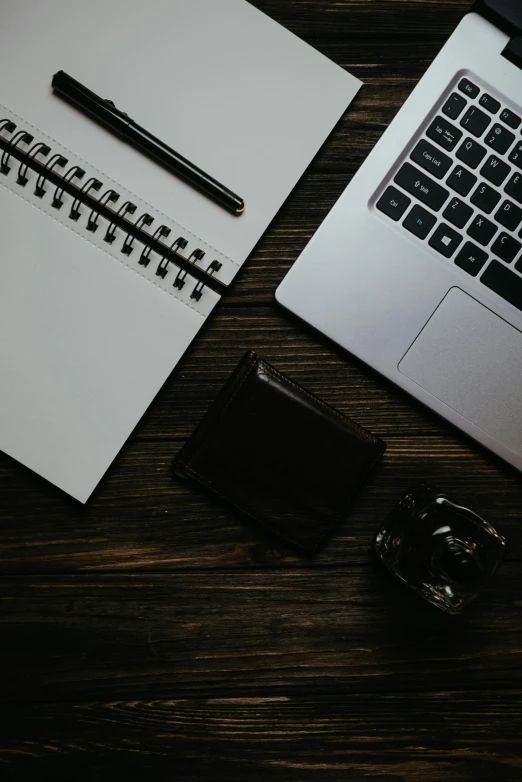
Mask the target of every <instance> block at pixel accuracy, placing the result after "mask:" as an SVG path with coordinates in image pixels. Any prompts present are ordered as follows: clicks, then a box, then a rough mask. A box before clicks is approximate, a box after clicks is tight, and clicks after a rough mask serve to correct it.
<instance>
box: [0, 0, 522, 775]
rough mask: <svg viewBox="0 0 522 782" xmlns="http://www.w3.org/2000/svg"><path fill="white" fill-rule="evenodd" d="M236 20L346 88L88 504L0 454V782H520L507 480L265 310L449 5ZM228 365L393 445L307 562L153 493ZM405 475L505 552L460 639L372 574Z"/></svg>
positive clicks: (185, 496) (356, 3)
mask: <svg viewBox="0 0 522 782" xmlns="http://www.w3.org/2000/svg"><path fill="white" fill-rule="evenodd" d="M255 5H257V6H258V7H259V8H261V9H262V10H263V11H266V12H267V13H269V14H270V15H271V16H273V17H274V18H275V19H277V20H278V21H279V22H281V23H282V24H284V25H286V26H287V27H288V28H289V29H290V30H292V31H293V32H295V33H297V35H299V36H301V37H302V38H304V40H306V41H308V42H309V43H311V44H312V45H314V46H315V47H317V48H318V49H319V50H320V51H322V52H323V53H324V54H326V55H327V56H328V57H330V58H332V59H333V60H335V61H336V62H337V63H339V64H340V65H342V66H343V67H345V68H347V69H348V70H350V71H351V72H352V73H354V74H355V75H356V76H359V77H360V78H361V79H363V80H364V82H365V87H364V88H363V90H362V91H361V93H360V95H359V97H358V98H357V100H356V102H355V104H354V105H353V107H352V108H351V109H350V110H349V112H348V113H347V115H346V117H345V118H344V119H343V121H342V122H341V123H340V125H339V126H338V127H337V128H336V130H335V132H334V133H333V135H332V137H331V138H330V140H329V141H328V143H327V144H326V145H325V147H324V148H323V150H322V151H321V153H320V154H319V156H318V157H317V159H316V160H315V161H314V163H313V164H312V166H311V168H310V169H309V170H308V171H307V173H306V175H305V176H304V177H303V179H302V181H301V182H300V184H299V185H298V187H297V188H296V190H295V192H294V193H293V195H292V196H291V198H290V199H289V200H288V203H287V204H286V205H285V207H284V208H283V209H282V210H281V212H280V214H279V215H278V217H277V218H276V220H275V221H274V223H273V224H272V226H271V228H270V230H269V231H268V232H267V234H266V236H265V237H264V239H263V240H262V241H261V242H260V244H259V246H258V247H257V249H256V250H255V252H254V254H253V256H252V257H251V259H250V261H249V262H248V264H247V265H246V268H245V269H244V270H243V272H242V273H241V274H240V276H239V279H238V280H237V282H236V283H235V285H234V288H233V291H232V293H231V294H230V295H229V296H228V298H227V300H226V301H225V302H224V303H223V305H222V306H221V307H220V309H219V311H218V312H217V313H216V315H215V317H213V318H212V320H211V322H210V324H209V325H208V326H207V327H206V328H205V329H204V331H203V333H202V334H201V337H200V338H199V339H198V340H197V342H196V343H195V345H194V346H193V347H192V349H191V350H189V352H188V353H187V355H186V356H185V358H184V359H183V361H182V362H181V364H180V365H179V367H178V369H177V370H176V371H175V372H174V374H173V375H172V377H171V378H170V379H169V381H168V382H167V383H166V385H165V387H164V388H163V390H162V391H161V393H160V394H159V396H158V398H157V399H156V401H155V403H154V404H153V406H152V407H151V409H150V410H149V412H148V413H147V414H146V416H145V418H144V420H143V421H142V422H141V423H140V425H139V426H138V428H137V430H136V431H135V433H134V435H133V436H132V437H131V439H130V441H129V442H128V444H127V445H126V447H125V448H124V450H123V452H122V454H121V456H120V457H119V458H118V460H117V462H116V464H115V465H114V466H113V468H112V469H111V470H110V471H109V473H108V475H107V476H106V478H105V479H104V480H103V482H102V484H101V485H100V487H99V489H98V490H97V491H96V493H95V495H94V497H93V499H92V501H91V502H89V504H88V505H87V506H86V507H83V506H80V505H79V504H77V503H76V502H74V501H73V500H70V499H68V498H67V497H66V496H65V495H64V494H62V493H61V492H60V491H58V490H56V489H54V488H53V487H52V486H50V485H49V484H47V483H46V482H45V481H43V480H41V479H39V478H37V477H35V476H34V475H33V474H32V473H30V472H29V471H28V470H26V469H24V468H22V467H20V466H19V465H18V464H16V463H15V462H13V461H12V460H11V459H9V458H7V457H5V456H3V455H2V456H0V519H1V523H0V567H1V582H0V585H1V586H0V588H1V594H0V597H1V614H0V621H1V629H2V634H1V655H2V666H1V671H0V686H1V689H0V693H1V701H2V705H1V706H0V708H1V711H2V720H1V731H0V778H1V779H3V780H4V779H7V780H11V779H13V780H17V781H18V780H25V779H31V780H36V781H37V782H40V780H43V779H45V780H47V779H49V780H56V779H67V780H83V779H85V780H98V779H105V778H111V779H112V778H114V779H125V776H124V775H126V776H127V777H130V778H131V779H134V778H138V777H139V778H140V779H141V778H144V779H148V780H176V782H178V781H179V782H189V781H190V782H194V781H195V780H198V782H199V780H212V779H219V780H228V781H229V782H245V781H246V780H252V782H264V781H265V780H267V781H268V780H270V782H277V781H279V780H284V781H285V782H291V781H292V782H293V781H294V780H295V781H296V782H309V781H311V780H328V782H341V781H342V782H345V781H346V782H356V780H366V779H375V780H379V782H392V780H393V782H397V781H398V780H407V781H408V782H438V781H439V780H447V781H448V782H458V781H460V780H470V782H471V780H472V781H473V782H477V780H487V782H507V780H510V781H511V780H513V781H514V780H522V758H521V752H520V750H521V743H520V731H521V716H520V707H521V704H522V630H521V618H520V616H521V615H520V609H521V606H522V583H521V578H520V576H521V570H522V566H521V543H522V535H521V531H520V530H521V527H522V524H521V520H520V508H521V499H522V491H521V487H522V484H521V480H520V476H519V475H518V474H516V473H515V472H514V471H512V470H511V469H509V468H508V467H506V466H505V465H504V464H502V463H501V462H500V461H498V460H496V459H495V458H493V457H492V456H490V455H489V454H488V453H487V452H486V451H484V450H483V449H481V448H480V447H478V446H477V445H475V444H474V443H472V442H471V441H470V440H468V439H467V438H466V437H464V436H463V435H461V434H459V433H458V432H457V431H455V430H454V429H453V428H451V427H450V426H449V425H447V424H446V423H444V422H443V421H441V420H439V418H437V417H436V416H435V415H433V414H432V413H430V412H429V411H427V410H425V409H423V408H422V407H421V406H420V405H419V404H417V403H415V402H413V401H412V400H410V399H408V398H407V397H406V396H405V395H404V394H403V393H401V392H399V391H398V390H396V389H395V388H393V387H392V386H391V385H390V384H389V383H388V382H386V381H385V380H383V379H382V378H380V377H378V376H377V375H375V374H373V373H372V372H371V371H369V370H368V369H367V368H365V367H364V366H363V365H362V364H360V363H359V362H358V361H357V360H355V359H354V358H352V357H350V356H348V355H345V354H344V353H343V352H342V351H341V350H340V349H338V348H337V347H335V346H334V345H332V344H330V343H329V342H328V341H327V340H326V339H324V338H322V337H321V336H318V335H317V334H315V333H314V332H313V331H312V330H311V329H309V328H306V327H304V326H303V325H301V324H299V323H298V322H297V321H296V320H295V319H294V318H293V317H291V316H290V315H287V314H285V313H284V312H282V311H281V310H280V309H279V308H278V307H277V306H275V304H274V301H273V294H274V290H275V288H276V286H277V284H278V283H279V281H280V280H281V279H282V277H283V276H284V274H285V273H286V271H287V270H288V268H289V267H290V265H291V264H292V262H293V261H294V260H295V259H296V257H297V256H298V254H299V252H300V251H301V250H302V249H303V247H304V246H305V244H306V242H307V241H308V240H309V239H310V237H311V236H312V234H313V233H314V231H315V230H316V228H317V227H318V225H319V224H320V222H321V221H322V220H323V218H324V217H325V216H326V214H327V213H328V210H329V209H330V208H331V207H332V206H333V204H334V203H335V201H336V199H337V198H338V196H339V195H340V194H341V192H342V190H343V188H344V187H345V186H346V185H347V183H348V182H349V180H350V178H351V176H352V174H353V173H354V172H355V171H356V169H357V168H358V167H359V166H360V164H361V163H362V162H363V160H364V158H365V157H366V155H367V154H368V152H369V151H370V149H371V148H372V147H373V145H374V144H375V142H376V141H377V139H378V138H379V136H380V135H381V133H382V132H383V130H384V129H385V128H386V126H387V125H388V123H389V122H390V120H391V119H392V117H393V116H394V114H395V112H396V111H397V109H398V108H399V106H400V105H401V104H402V103H403V101H404V100H405V99H406V97H407V96H408V94H409V93H410V92H411V90H412V89H413V87H414V86H415V84H416V82H417V80H418V79H419V77H420V76H421V75H422V73H423V72H424V70H425V69H426V68H427V66H428V64H429V63H430V61H431V60H432V59H433V57H434V56H435V55H436V54H437V52H438V50H439V49H440V48H441V46H442V45H443V43H444V42H445V40H446V39H447V37H448V36H449V34H450V33H451V32H452V30H453V29H454V28H455V26H456V25H457V23H458V22H459V20H460V18H461V17H462V15H463V14H464V13H465V11H466V10H467V8H468V3H467V2H466V1H465V0H392V1H391V2H390V0H335V1H334V0H255ZM347 249H349V248H347ZM247 348H253V349H255V350H257V351H258V352H259V353H261V354H262V355H263V356H265V357H266V358H267V359H268V360H269V361H271V362H272V363H273V364H274V365H275V366H276V367H278V368H279V369H280V370H282V371H283V372H285V373H287V374H288V375H289V376H290V377H291V378H293V379H294V380H296V381H298V382H300V383H302V384H303V385H305V386H306V387H307V388H309V389H310V390H311V391H313V392H315V393H317V394H318V395H319V396H321V397H322V398H323V399H325V400H326V401H327V402H329V403H331V404H332V405H334V406H335V407H337V408H338V409H339V410H341V411H342V412H343V413H346V414H347V415H349V416H352V417H353V418H354V419H355V420H356V421H359V422H360V423H361V424H363V425H364V426H367V427H368V428H370V429H371V430H373V431H375V432H376V433H378V434H379V435H381V436H382V437H383V438H384V439H385V440H386V441H387V443H388V453H387V456H386V458H385V462H384V464H383V466H382V468H380V469H379V470H378V471H377V472H376V473H375V474H374V475H373V477H372V478H371V480H370V481H369V482H368V484H367V486H366V488H365V490H364V492H363V493H362V494H361V496H360V497H359V499H358V500H357V502H356V503H355V505H354V506H353V509H352V511H351V513H350V514H349V516H348V517H347V518H346V520H345V521H344V522H343V523H342V524H341V525H340V527H339V529H338V531H337V533H336V535H335V536H334V537H333V538H332V539H331V540H330V541H329V542H328V543H327V545H326V546H325V548H324V550H323V551H322V552H321V554H320V556H319V557H317V558H316V559H315V560H313V561H309V560H306V559H304V558H301V557H299V556H297V555H296V554H295V553H294V552H291V551H285V550H284V549H283V548H282V547H281V546H279V545H277V544H276V543H274V542H272V541H270V540H268V539H265V538H263V537H262V536H261V535H260V534H258V533H257V532H255V531H253V530H252V529H251V528H250V527H249V526H247V525H244V524H243V523H241V521H240V520H239V519H238V518H237V517H236V516H235V515H233V514H232V513H229V512H227V510H226V509H224V508H223V507H218V506H217V505H215V504H214V503H213V502H211V501H209V499H207V498H206V497H204V496H201V495H200V494H199V493H198V491H195V490H193V489H192V488H189V487H188V486H186V485H184V484H183V483H181V482H180V481H178V480H173V479H172V477H171V474H170V462H171V459H172V457H173V455H174V453H175V452H176V451H177V450H178V448H179V447H180V446H181V444H182V443H183V442H184V441H185V439H186V438H187V437H188V436H189V435H190V433H191V432H192V430H193V429H194V427H195V426H196V424H197V422H198V421H199V419H200V418H201V416H202V415H203V413H204V411H205V410H206V409H207V408H208V406H209V405H210V403H211V401H212V400H213V399H214V397H215V396H216V394H217V392H218V391H219V389H220V387H221V386H222V385H223V383H224V381H225V380H226V378H227V376H228V375H229V374H230V372H231V371H232V369H233V368H234V366H235V364H236V363H237V361H238V360H239V359H240V357H241V355H242V354H243V352H244V351H245V350H246V349H247ZM425 476H428V477H430V478H431V479H432V480H434V481H436V482H438V483H439V484H440V485H441V486H442V487H444V488H445V489H446V490H447V491H448V492H450V493H452V494H454V495H455V496H456V497H459V498H460V499H462V500H463V501H464V502H469V503H470V505H471V506H473V507H475V508H477V509H479V510H481V511H482V512H483V513H484V514H485V515H486V516H487V517H488V518H490V519H491V520H493V521H495V522H498V523H500V524H501V526H502V528H503V530H504V531H505V533H506V534H507V536H508V538H509V539H510V542H511V559H510V561H509V562H508V563H507V564H506V565H505V566H504V567H503V568H502V570H501V571H500V572H499V574H498V576H497V577H496V578H495V579H494V581H493V582H492V583H491V586H490V588H489V589H488V590H487V591H486V592H485V593H484V594H483V596H482V597H481V599H480V600H479V601H477V602H476V603H475V604H473V606H472V607H471V608H470V609H469V610H468V612H467V613H466V614H465V615H464V617H463V618H461V619H455V618H452V617H449V616H446V615H444V614H442V613H440V612H437V611H435V610H434V609H430V608H429V607H428V606H426V605H424V604H423V603H422V602H421V601H420V600H418V599H417V598H416V597H414V596H413V595H410V594H409V593H408V592H407V591H406V590H404V589H403V588H402V587H400V586H399V585H396V584H395V582H393V581H392V580H391V579H390V578H388V577H387V576H386V575H385V574H382V573H379V572H377V571H376V570H375V568H374V565H373V563H372V560H371V557H370V553H369V549H370V542H371V539H372V535H373V533H374V532H375V529H376V527H377V526H378V524H379V522H380V521H381V520H382V519H383V518H384V517H385V515H386V514H387V513H388V511H389V510H390V508H391V507H392V505H393V504H394V502H395V501H396V500H397V499H398V497H399V496H400V494H401V493H402V492H403V491H404V490H405V489H406V488H407V487H408V485H409V484H410V483H411V482H412V481H414V480H416V479H420V478H423V477H425Z"/></svg>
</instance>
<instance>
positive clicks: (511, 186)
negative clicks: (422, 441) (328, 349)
mask: <svg viewBox="0 0 522 782" xmlns="http://www.w3.org/2000/svg"><path fill="white" fill-rule="evenodd" d="M521 35H522V0H483V2H481V3H480V4H478V5H475V6H474V11H473V12H472V13H470V14H468V15H467V16H466V17H465V18H464V20H463V21H462V22H461V24H460V25H459V27H458V28H457V30H456V31H455V33H454V34H453V35H452V37H451V38H450V40H449V41H448V43H447V44H446V46H445V47H444V49H443V50H442V51H441V53H440V54H439V56H438V57H437V59H436V60H435V62H434V63H433V65H432V66H431V67H430V69H429V70H428V72H427V73H426V75H425V76H424V77H423V79H422V80H421V81H420V83H419V84H418V86H417V87H416V89H415V90H414V92H413V93H412V95H411V97H410V98H409V99H408V101H407V102H406V104H405V105H404V107H403V108H402V109H401V111H400V112H399V114H398V115H397V117H396V118H395V119H394V121H393V122H392V124H391V125H390V127H389V128H388V130H387V131H386V133H385V134H384V135H383V137H382V138H381V140H380V141H379V143H378V144H377V146H376V147H375V148H374V150H373V152H372V153H371V154H370V156H369V157H368V159H367V160H366V162H365V163H364V165H363V166H362V168H361V169H360V170H359V172H358V173H357V175H356V176H355V177H354V179H353V180H352V182H351V184H350V185H349V187H348V188H347V189H346V190H345V192H344V194H343V195H342V196H341V198H340V200H339V201H338V203H337V204H336V206H335V207H334V209H333V210H332V211H331V213H330V214H329V216H328V217H327V219H326V220H325V222H324V223H323V225H322V226H321V227H320V229H319V231H318V232H317V233H316V235H315V236H314V237H313V239H312V240H311V242H310V243H309V245H308V246H307V247H306V249H305V250H304V252H303V254H302V255H301V257H300V258H299V259H298V261H297V262H296V264H295V265H294V266H293V268H292V269H291V271H290V272H289V274H288V275H287V277H286V278H285V279H284V280H283V282H282V284H281V285H280V287H279V288H278V290H277V293H276V297H277V300H278V301H279V302H280V303H281V304H282V305H283V306H285V307H286V308H288V309H289V310H291V311H292V312H294V313H295V314H296V315H298V316H299V317H300V318H302V319H303V320H305V321H307V322H308V323H310V324H312V325H313V326H315V327H316V328H317V329H319V330H320V331H322V332H323V333H324V334H326V335H327V336H328V337H330V338H331V339H333V340H335V342H338V343H339V344H340V345H342V346H343V347H344V348H346V349H347V350H349V351H350V352H351V353H353V354H355V355H356V356H358V357H359V358H360V359H362V360H363V361H364V362H366V363H367V364H369V365H370V366H371V367H373V368H374V369H376V370H378V371H379V372H381V373H382V374H383V375H385V376H386V377H387V378H389V379H390V380H392V381H393V382H394V383H396V384H397V385H398V386H400V387H401V388H403V389H404V390H405V391H407V392H409V393H410V394H412V395H413V396H414V397H416V398H417V399H419V400H421V401H422V402H423V403H425V404H426V405H428V406H429V407H431V408H433V410H436V411H437V412H438V413H440V414H441V415H442V416H444V417H445V418H447V419H448V420H449V421H451V422H452V423H453V424H455V425H456V426H458V427H460V428H461V429H463V430H464V431H465V432H467V433H468V434H469V435H471V436H472V437H474V438H475V439H476V440H478V441H479V442H481V443H483V444H484V445H485V446H487V447H488V448H490V449H491V450H492V451H494V452H495V453H496V454H498V455H499V456H501V457H502V458H503V459H505V460H506V461H508V462H510V463H511V464H512V465H514V466H515V467H517V468H518V469H520V470H522V231H521V229H522V38H519V37H518V36H521Z"/></svg>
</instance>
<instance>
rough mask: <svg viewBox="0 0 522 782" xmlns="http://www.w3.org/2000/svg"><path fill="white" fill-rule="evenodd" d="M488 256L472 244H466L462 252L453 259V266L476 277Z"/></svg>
mask: <svg viewBox="0 0 522 782" xmlns="http://www.w3.org/2000/svg"><path fill="white" fill-rule="evenodd" d="M488 258H489V256H488V254H487V253H486V252H484V250H481V249H480V248H479V247H477V245H476V244H473V242H466V244H465V245H464V247H463V248H462V250H461V251H460V252H459V254H458V255H457V257H456V258H455V265H456V266H459V267H460V268H461V269H464V271H465V272H467V273H468V274H471V276H472V277H476V276H477V274H478V273H479V271H480V270H481V269H482V268H483V267H484V264H485V263H486V261H487V260H488Z"/></svg>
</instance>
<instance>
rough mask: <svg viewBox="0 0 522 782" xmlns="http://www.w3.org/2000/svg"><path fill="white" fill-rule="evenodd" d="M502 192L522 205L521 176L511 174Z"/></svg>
mask: <svg viewBox="0 0 522 782" xmlns="http://www.w3.org/2000/svg"><path fill="white" fill-rule="evenodd" d="M504 190H505V191H506V193H507V194H508V195H510V196H511V197H512V198H514V199H515V201H518V203H519V204H522V174H513V176H512V177H511V179H510V180H509V182H508V183H507V185H506V186H505V188H504Z"/></svg>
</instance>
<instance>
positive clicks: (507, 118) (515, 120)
mask: <svg viewBox="0 0 522 782" xmlns="http://www.w3.org/2000/svg"><path fill="white" fill-rule="evenodd" d="M500 119H501V120H502V122H505V123H506V125H509V127H510V128H513V129H514V130H516V129H517V128H518V127H520V123H521V122H522V119H521V118H520V117H519V116H518V114H515V113H514V112H512V111H510V110H509V109H504V111H503V112H502V114H501V115H500Z"/></svg>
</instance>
